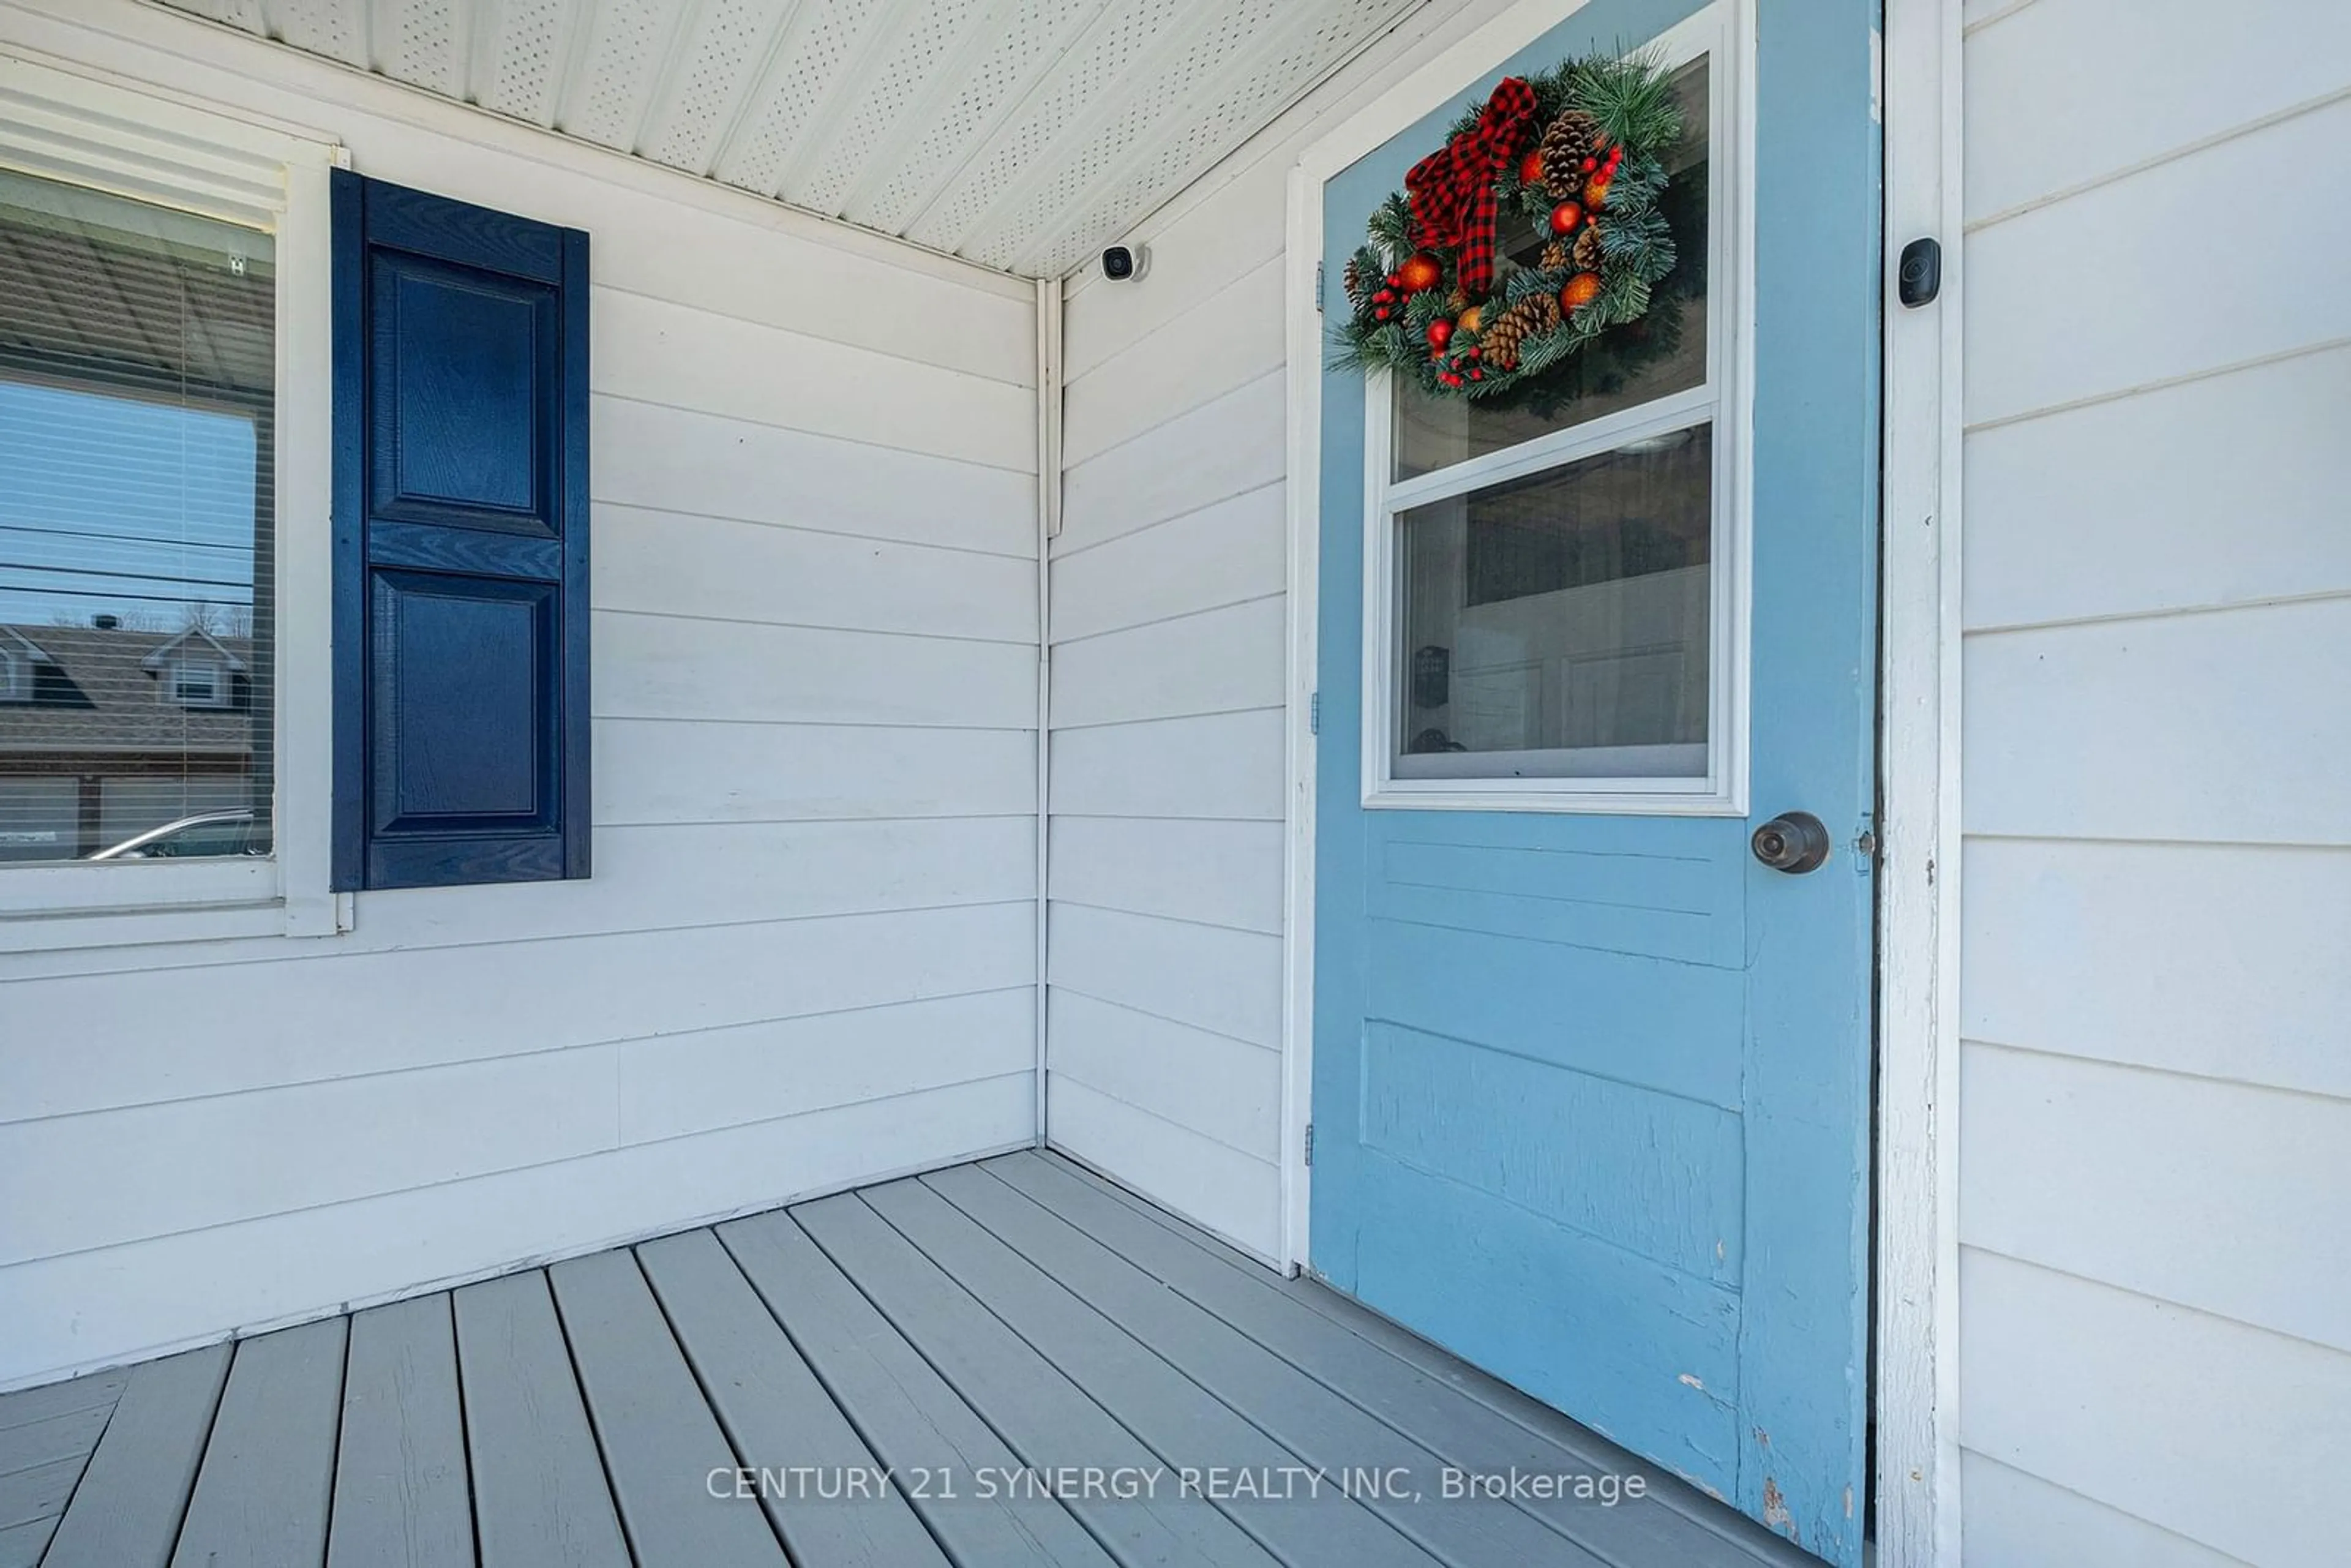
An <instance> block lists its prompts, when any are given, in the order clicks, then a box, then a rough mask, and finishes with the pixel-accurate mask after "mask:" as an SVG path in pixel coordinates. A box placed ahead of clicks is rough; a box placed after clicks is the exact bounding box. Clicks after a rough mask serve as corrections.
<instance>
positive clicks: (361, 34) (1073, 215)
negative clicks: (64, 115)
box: [162, 0, 1427, 277]
mask: <svg viewBox="0 0 2351 1568" xmlns="http://www.w3.org/2000/svg"><path fill="white" fill-rule="evenodd" d="M162 3H163V4H165V5H171V6H172V7H174V8H175V9H178V10H182V11H186V12H190V13H193V15H196V16H204V17H208V18H210V19H211V20H214V21H216V22H225V23H227V24H229V25H230V26H235V27H240V28H243V29H244V30H245V31H246V32H249V33H254V34H256V35H258V36H260V37H266V38H272V39H276V40H277V41H279V42H281V43H285V44H287V45H290V46H292V47H295V48H298V49H304V50H307V51H308V52H310V53H313V54H319V55H325V56H327V57H330V58H333V59H337V60H340V61H342V62H343V63H345V64H347V65H351V66H357V67H360V68H362V69H366V70H371V71H375V72H378V73H380V74H381V75H383V76H387V77H390V78H393V79H395V80H398V81H403V82H407V83H409V84H411V85H412V86H415V87H420V88H423V89H427V90H429V91H432V92H435V93H438V94H441V95H442V96H444V97H445V98H451V99H458V100H460V101H463V102H466V103H473V104H478V105H479V106H481V107H482V108H484V109H487V110H494V111H496V112H497V113H499V114H504V115H509V116H512V117H513V118H515V119H517V120H528V121H530V122H532V123H534V124H537V125H541V126H545V127H548V128H549V129H552V130H555V131H561V132H563V133H564V134H566V135H569V136H576V137H578V138H580V140H582V141H592V142H595V143H596V144H598V145H599V146H603V147H610V148H614V149H617V150H619V151H622V152H632V153H634V154H636V155H637V156H639V157H642V158H646V159H649V160H651V161H653V162H656V163H664V164H667V165H669V166H671V167H673V168H676V169H683V170H684V171H686V172H689V173H693V174H699V175H703V176H705V177H707V178H710V179H713V180H716V181H719V182H721V183H725V184H728V185H734V186H737V187H739V188H741V189H743V190H746V191H750V192H753V193H756V194H758V195H761V196H767V197H771V198H773V199H775V200H778V201H781V202H785V203H788V204H790V205H792V206H795V207H799V208H803V209H805V210H808V211H810V212H815V213H820V214H824V215H825V216H828V217H838V218H842V219H845V220H847V221H848V222H850V223H852V224H856V225H861V226H862V227H865V228H870V229H875V230H879V231H880V232H882V233H883V234H888V235H898V236H901V237H903V238H906V239H910V240H913V241H914V242H915V243H916V244H918V245H923V246H928V247H930V248H931V249H934V250H939V251H945V252H947V253H949V254H952V255H956V256H963V257H966V258H967V259H968V260H971V261H975V262H977V263H979V264H981V265H982V266H985V267H995V268H997V269H998V270H1001V271H1006V272H1012V273H1018V274H1020V275H1023V276H1028V277H1054V276H1058V275H1061V274H1063V273H1067V272H1069V271H1071V270H1072V269H1073V268H1074V267H1077V266H1078V265H1079V264H1081V262H1083V261H1084V260H1085V259H1086V258H1087V257H1089V256H1092V254H1093V253H1094V252H1095V251H1097V250H1099V249H1100V248H1101V247H1102V246H1103V245H1104V244H1106V243H1108V242H1109V241H1111V240H1113V239H1115V238H1116V237H1117V236H1118V235H1121V234H1122V233H1123V232H1124V231H1125V230H1126V229H1128V228H1129V227H1130V226H1131V225H1134V224H1135V223H1136V222H1137V221H1139V220H1140V219H1141V218H1143V217H1144V215H1145V214H1148V213H1149V212H1150V211H1151V210H1152V209H1153V208H1155V206H1157V205H1158V204H1160V203H1161V202H1163V201H1165V199H1166V198H1167V197H1168V196H1170V195H1172V194H1174V193H1175V192H1176V191H1178V190H1180V189H1182V188H1183V186H1184V185H1185V184H1186V183H1188V182H1189V181H1190V180H1192V179H1193V178H1194V177H1195V176H1196V175H1198V174H1199V173H1200V172H1203V171H1204V170H1206V169H1207V168H1208V167H1209V165H1211V164H1213V163H1214V162H1216V161H1217V159H1219V158H1221V157H1223V156H1224V155H1225V154H1226V153H1227V152H1231V151H1232V150H1233V149H1234V148H1236V147H1238V146H1239V145H1240V143H1241V142H1243V141H1246V140H1248V139H1249V136H1250V135H1251V134H1253V133H1254V132H1255V131H1259V129H1261V128H1262V127H1264V126H1265V125H1266V124H1267V123H1269V122H1270V121H1271V120H1273V119H1274V117H1275V116H1277V115H1279V114H1280V112H1281V111H1282V110H1284V109H1286V108H1288V107H1289V106H1290V104H1292V103H1294V102H1296V101H1297V100H1298V99H1299V98H1300V97H1301V96H1302V95H1303V94H1304V93H1305V92H1306V90H1307V89H1309V88H1311V87H1312V86H1313V85H1314V84H1315V83H1316V82H1317V81H1319V80H1321V79H1322V78H1323V77H1325V76H1327V75H1328V74H1329V73H1330V72H1331V71H1332V69H1333V68H1336V67H1337V66H1338V65H1339V64H1340V63H1342V62H1343V61H1344V60H1345V59H1346V58H1347V57H1349V56H1350V55H1352V54H1353V53H1354V51H1355V50H1357V49H1358V48H1360V47H1363V46H1364V44H1366V43H1368V42H1369V41H1371V40H1372V39H1373V38H1374V37H1377V36H1378V35H1379V34H1380V33H1381V32H1382V31H1383V30H1384V29H1385V28H1386V27H1387V26H1390V25H1391V24H1393V23H1394V22H1395V21H1396V20H1397V19H1398V18H1399V17H1401V16H1405V14H1407V13H1409V12H1411V11H1414V10H1416V9H1418V8H1419V7H1420V6H1421V5H1425V4H1426V3H1427V0H162Z"/></svg>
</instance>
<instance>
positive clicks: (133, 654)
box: [0, 618, 267, 862]
mask: <svg viewBox="0 0 2351 1568" xmlns="http://www.w3.org/2000/svg"><path fill="white" fill-rule="evenodd" d="M100 619H101V620H103V619H105V618H100ZM256 739H258V740H259V742H260V743H261V744H263V745H266V740H267V737H266V731H265V732H264V733H262V734H261V735H260V736H258V737H256V715H255V713H254V711H253V643H252V639H250V638H246V637H215V636H214V635H212V634H211V633H210V632H204V631H200V630H193V629H191V630H189V631H184V632H134V631H130V630H126V629H123V628H121V627H118V626H110V625H91V626H36V625H23V624H19V625H13V626H11V625H0V862H5V861H26V860H57V859H62V858H66V857H68V856H80V855H87V854H89V853H91V852H95V851H97V850H99V849H102V848H104V847H105V846H106V845H108V844H110V843H119V842H120V841H122V840H124V839H126V838H129V837H130V836H131V835H132V834H134V833H139V832H143V831H146V830H147V829H149V828H152V827H156V826H159V825H161V824H162V823H164V822H168V821H172V819H173V818H176V817H181V816H184V815H186V814H187V813H189V812H191V811H201V810H214V809H219V808H224V807H235V806H245V805H249V804H251V803H252V790H253V784H252V782H251V780H252V778H253V775H254V761H255V752H256Z"/></svg>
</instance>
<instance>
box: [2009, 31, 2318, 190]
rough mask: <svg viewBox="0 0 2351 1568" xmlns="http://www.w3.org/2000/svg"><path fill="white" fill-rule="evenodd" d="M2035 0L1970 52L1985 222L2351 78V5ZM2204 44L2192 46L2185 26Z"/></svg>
mask: <svg viewBox="0 0 2351 1568" xmlns="http://www.w3.org/2000/svg"><path fill="white" fill-rule="evenodd" d="M2210 21H2211V17H2210V16H2209V15H2207V16H2200V17H2199V16H2191V15H2189V14H2188V13H2187V12H2184V11H2183V10H2181V9H2180V8H2179V7H2176V6H2171V5H2144V4H2142V5H2112V4H2106V3H2105V0H2034V3H2033V4H2032V5H2027V6H2025V7H2024V8H2023V9H2022V10H2021V11H2019V12H2018V13H2017V14H2016V15H2015V16H2011V17H2009V18H2007V19H2006V20H2004V21H2002V22H2001V24H2000V25H1999V26H1995V27H1988V28H1984V29H1982V30H1981V31H1980V33H1979V34H1978V36H1977V37H1974V38H1973V39H1971V40H1970V43H1969V47H1968V53H1967V75H1966V91H1967V114H1968V121H1967V134H1968V146H1967V151H1968V156H1967V180H1968V184H1967V210H1968V214H1969V216H1970V219H1971V220H1972V221H1976V222H1981V221H1983V220H1984V219H1986V218H1988V217H1991V216H1996V215H1998V214H2003V213H2007V212H2010V211H2012V210H2014V209H2016V208H2019V207H2023V206H2027V205H2030V204H2034V203H2038V202H2043V201H2045V200H2047V199H2048V198H2049V197H2050V196H2052V195H2054V194H2057V193H2064V192H2069V191H2073V190H2075V189H2078V188H2080V187H2081V186H2084V185H2086V184H2088V183H2092V182H2094V181H2097V180H2102V179H2108V178H2111V177H2113V176H2115V175H2116V174H2119V173H2123V172H2126V171H2129V170H2133V169H2137V168H2139V167H2142V166H2144V165H2145V164H2147V163H2149V162H2157V161H2161V160H2165V159H2168V158H2169V157H2171V156H2174V155H2176V154H2178V153H2179V152H2182V151H2183V150H2185V149H2188V148H2191V147H2195V146H2198V145H2199V144H2201V143H2203V142H2206V141H2213V140H2215V139H2218V138H2223V137H2229V136H2232V135H2237V134H2241V132H2242V131H2244V129H2245V128H2246V127H2248V126H2251V125H2254V124H2257V123H2259V122H2261V121H2262V120H2267V119H2269V118H2270V117H2271V116H2273V115H2275V114H2277V113H2279V112H2281V111H2283V110H2291V109H2293V108H2294V107H2296V106H2298V105H2302V104H2306V103H2309V102H2311V101H2312V100H2314V99H2321V98H2325V97H2328V96H2331V95H2333V94H2335V93H2338V92H2340V91H2342V90H2343V61H2344V60H2345V59H2346V58H2351V8H2346V7H2343V6H2340V5H2307V4H2305V3H2304V0H2244V3H2243V4H2241V5H2232V6H2231V7H2230V10H2229V21H2228V26H2209V25H2205V24H2208V23H2210ZM2184 26H2185V27H2192V28H2193V29H2194V31H2195V47H2193V48H2182V47H2180V38H2181V32H2182V28H2183V27H2184ZM2085 67H2086V68H2085Z"/></svg>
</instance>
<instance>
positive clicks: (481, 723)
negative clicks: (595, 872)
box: [334, 171, 589, 892]
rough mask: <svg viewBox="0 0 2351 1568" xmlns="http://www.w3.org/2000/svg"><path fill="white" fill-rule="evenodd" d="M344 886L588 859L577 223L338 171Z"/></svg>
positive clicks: (528, 875) (526, 870) (576, 867)
mask: <svg viewBox="0 0 2351 1568" xmlns="http://www.w3.org/2000/svg"><path fill="white" fill-rule="evenodd" d="M334 253H335V278H334V285H335V287H334V296H335V298H334V318H335V344H334V361H335V372H334V428H335V453H334V466H335V499H334V529H335V603H334V639H335V643H334V687H335V742H334V746H335V854H334V885H335V889H336V891H338V892H345V891H349V890H351V889H355V888H376V887H449V886H457V885H462V884H467V883H489V882H533V881H543V880H552V879H555V878H560V877H579V876H586V875H587V874H588V851H589V799H588V782H589V750H588V236H587V235H584V234H581V233H580V232H579V231H578V230H576V229H561V228H556V227H553V226H552V225H547V224H539V223H532V222H529V221H528V220H526V219H523V218H517V217H514V216H511V215H509V214H505V213H496V212H491V211H489V210H488V209H486V208H484V207H476V206H470V205H467V204H465V203H463V202H453V201H450V200H448V199H446V198H444V197H441V196H432V195H427V194H425V193H423V192H421V191H411V190H406V189H403V188H402V187H401V186H398V185H390V184H386V183H383V182H382V181H381V180H368V179H363V178H361V177H360V176H359V175H356V174H352V173H350V172H342V171H338V172H336V174H335V176H334Z"/></svg>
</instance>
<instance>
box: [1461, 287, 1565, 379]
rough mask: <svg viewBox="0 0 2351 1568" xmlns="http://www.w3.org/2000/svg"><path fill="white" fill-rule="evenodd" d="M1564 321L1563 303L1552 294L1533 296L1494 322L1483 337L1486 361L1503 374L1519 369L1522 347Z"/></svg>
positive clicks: (1481, 339) (1506, 311)
mask: <svg viewBox="0 0 2351 1568" xmlns="http://www.w3.org/2000/svg"><path fill="white" fill-rule="evenodd" d="M1560 321H1561V316H1560V311H1559V301H1558V300H1557V299H1556V298H1553V297H1552V296H1551V295H1549V294H1530V295H1528V296H1527V297H1526V298H1524V299H1521V300H1520V301H1519V302H1518V303H1517V304H1516V305H1513V306H1511V307H1510V308H1509V309H1508V310H1505V311H1503V312H1502V313H1501V314H1500V315H1499V316H1498V317H1496V318H1495V319H1494V323H1493V325H1491V326H1490V327H1488V328H1487V329H1486V330H1485V331H1484V332H1482V333H1481V334H1479V339H1478V348H1479V352H1480V353H1481V354H1482V355H1483V356H1484V359H1485V362H1486V363H1487V364H1489V365H1491V366H1492V367H1494V368H1495V369H1496V370H1499V371H1514V370H1517V369H1518V368H1519V346H1520V344H1521V343H1523V342H1525V341H1526V340H1528V339H1529V338H1532V337H1537V336H1539V335H1541V334H1542V333H1544V332H1548V331H1550V330H1551V329H1552V328H1554V327H1556V326H1558V325H1559V324H1560Z"/></svg>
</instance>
